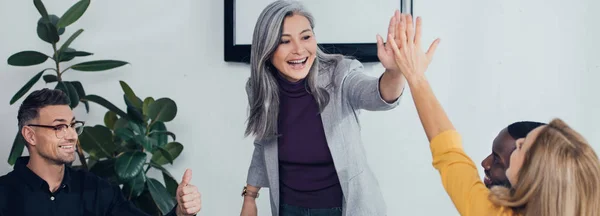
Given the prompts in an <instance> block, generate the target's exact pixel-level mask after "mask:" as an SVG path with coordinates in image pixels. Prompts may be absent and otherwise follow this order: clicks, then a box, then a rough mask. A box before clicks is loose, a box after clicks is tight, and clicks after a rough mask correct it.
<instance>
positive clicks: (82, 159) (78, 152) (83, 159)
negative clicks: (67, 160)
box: [77, 139, 88, 170]
mask: <svg viewBox="0 0 600 216" xmlns="http://www.w3.org/2000/svg"><path fill="white" fill-rule="evenodd" d="M77 154H78V155H79V161H80V162H81V167H83V169H85V170H88V166H87V162H85V156H84V155H83V149H82V148H81V143H80V142H79V139H77Z"/></svg>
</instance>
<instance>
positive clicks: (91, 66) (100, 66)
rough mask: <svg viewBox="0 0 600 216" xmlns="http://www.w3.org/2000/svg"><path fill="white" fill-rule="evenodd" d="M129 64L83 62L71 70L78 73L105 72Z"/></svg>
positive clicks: (100, 61) (112, 61) (108, 61)
mask: <svg viewBox="0 0 600 216" xmlns="http://www.w3.org/2000/svg"><path fill="white" fill-rule="evenodd" d="M126 64H128V63H127V62H124V61H118V60H97V61H89V62H82V63H79V64H76V65H73V66H71V69H73V70H78V71H104V70H110V69H113V68H117V67H121V66H123V65H126Z"/></svg>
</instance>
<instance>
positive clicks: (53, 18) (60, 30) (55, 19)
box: [48, 14, 65, 40]
mask: <svg viewBox="0 0 600 216" xmlns="http://www.w3.org/2000/svg"><path fill="white" fill-rule="evenodd" d="M48 18H49V19H50V23H51V24H52V26H54V28H55V29H57V33H58V35H62V34H63V33H65V28H58V27H56V24H57V23H58V20H59V18H58V17H57V16H56V15H54V14H51V15H50V16H48ZM59 40H60V39H59Z"/></svg>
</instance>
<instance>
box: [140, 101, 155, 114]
mask: <svg viewBox="0 0 600 216" xmlns="http://www.w3.org/2000/svg"><path fill="white" fill-rule="evenodd" d="M152 103H154V98H152V97H147V98H146V99H144V104H143V105H142V114H144V115H145V116H147V115H148V108H149V107H150V104H152Z"/></svg>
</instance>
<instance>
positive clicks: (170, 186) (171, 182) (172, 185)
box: [150, 162, 179, 197]
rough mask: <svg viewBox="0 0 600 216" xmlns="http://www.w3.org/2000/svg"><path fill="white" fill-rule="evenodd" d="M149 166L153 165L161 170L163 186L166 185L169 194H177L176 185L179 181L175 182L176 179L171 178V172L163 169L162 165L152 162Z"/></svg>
mask: <svg viewBox="0 0 600 216" xmlns="http://www.w3.org/2000/svg"><path fill="white" fill-rule="evenodd" d="M150 166H151V167H154V168H156V169H158V170H160V171H161V172H162V175H163V179H164V180H165V186H166V187H167V191H169V194H171V196H173V197H175V195H176V194H177V187H178V186H179V183H177V181H175V178H173V175H171V173H170V172H169V171H168V170H167V169H165V168H164V167H163V166H161V165H158V164H156V163H154V162H150Z"/></svg>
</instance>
